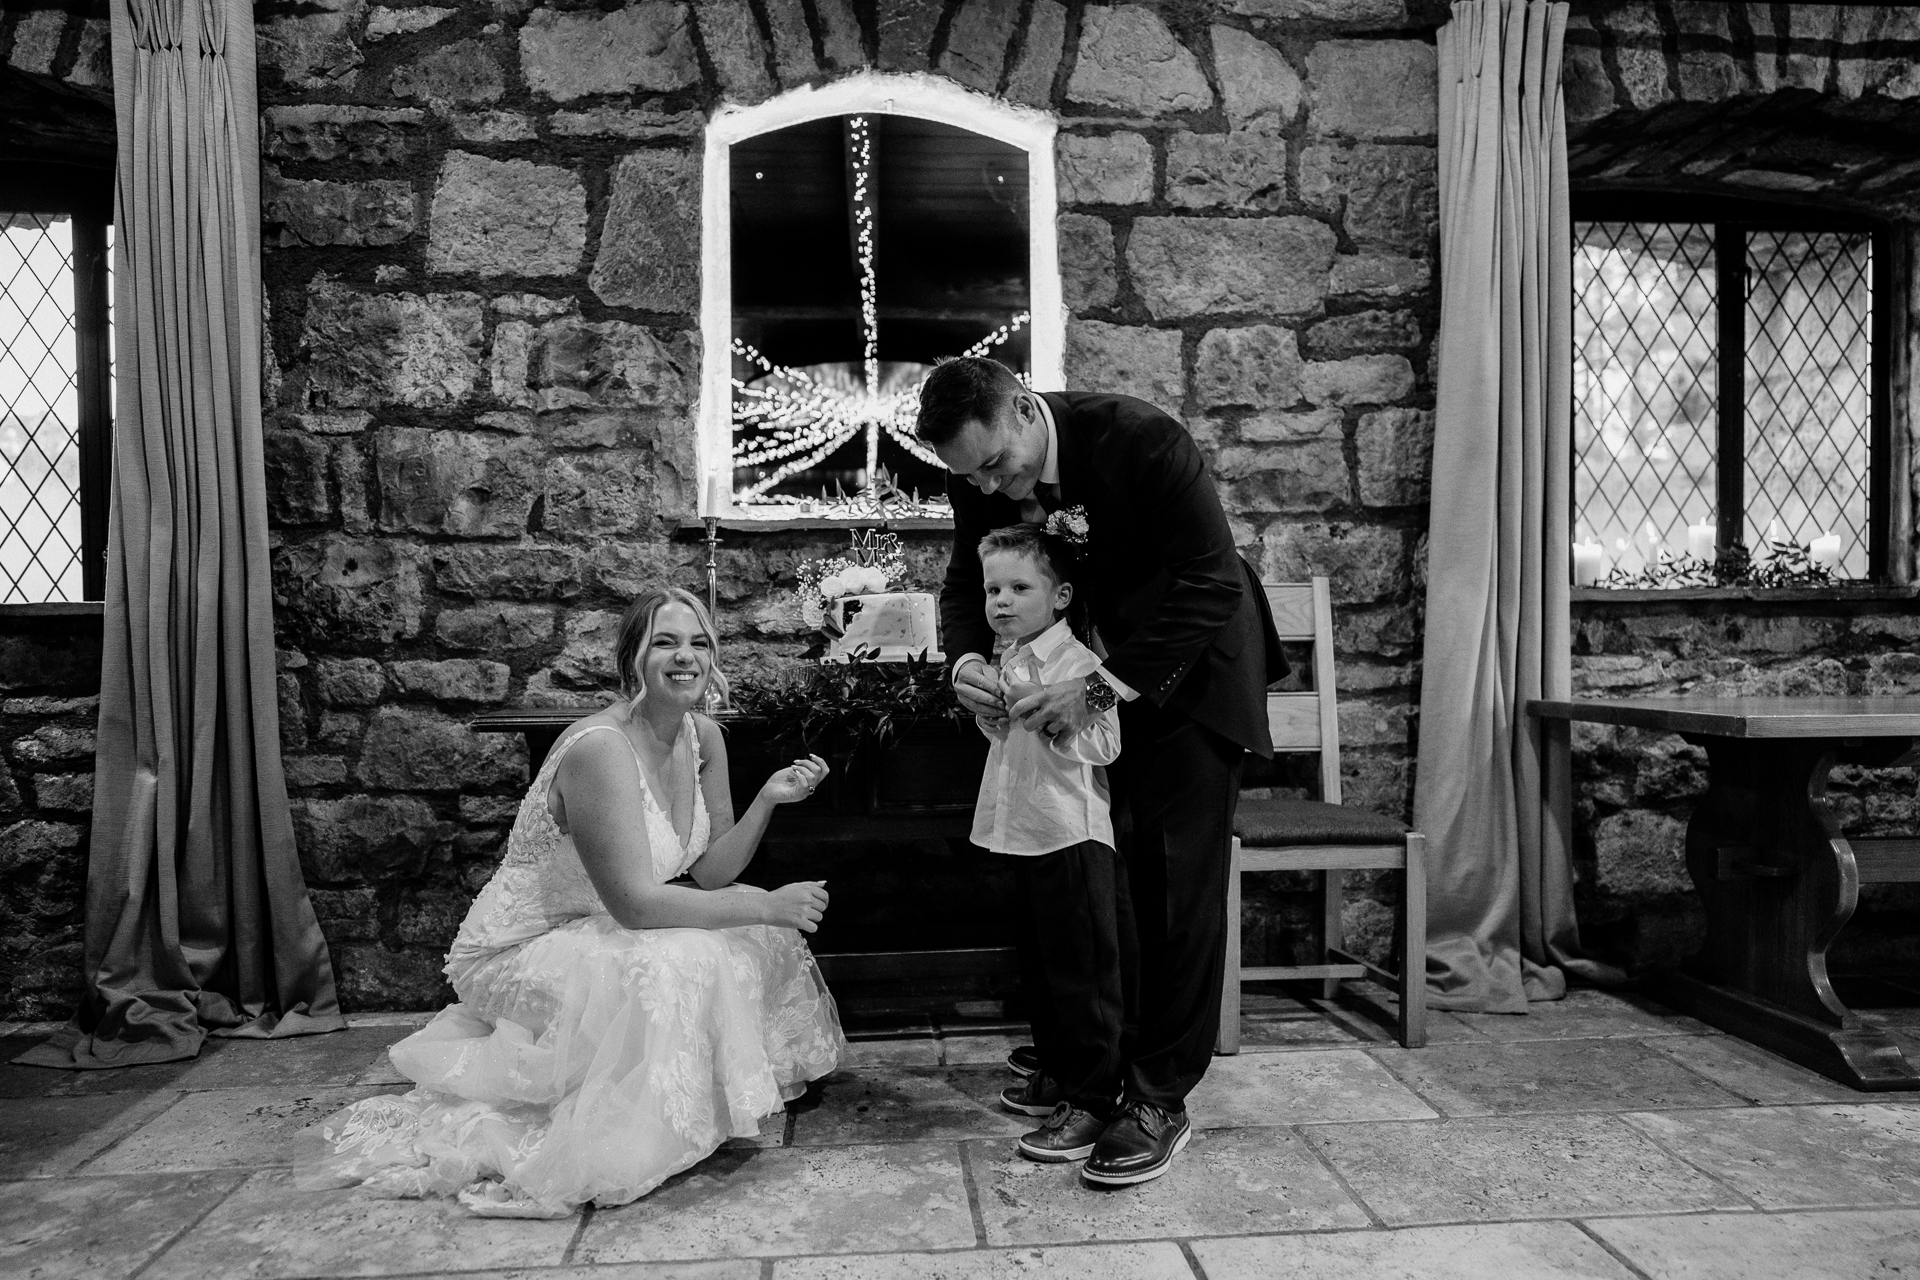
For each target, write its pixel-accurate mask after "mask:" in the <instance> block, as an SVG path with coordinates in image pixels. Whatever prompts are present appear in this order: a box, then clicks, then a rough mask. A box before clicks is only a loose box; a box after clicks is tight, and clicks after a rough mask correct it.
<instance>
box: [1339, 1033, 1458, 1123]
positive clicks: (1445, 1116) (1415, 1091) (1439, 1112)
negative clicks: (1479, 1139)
mask: <svg viewBox="0 0 1920 1280" xmlns="http://www.w3.org/2000/svg"><path fill="white" fill-rule="evenodd" d="M1393 1047H1395V1048H1398V1047H1399V1046H1397V1045H1396V1046H1393ZM1400 1051H1401V1052H1402V1053H1413V1052H1415V1050H1412V1049H1401V1050H1400ZM1363 1052H1365V1053H1366V1055H1367V1056H1368V1057H1369V1058H1372V1059H1373V1061H1374V1063H1375V1064H1376V1065H1377V1066H1378V1067H1379V1068H1380V1069H1381V1070H1382V1071H1384V1072H1386V1073H1387V1074H1388V1075H1390V1076H1392V1077H1393V1078H1394V1080H1395V1081H1397V1082H1398V1083H1399V1085H1400V1087H1401V1088H1403V1089H1405V1090H1406V1091H1407V1092H1408V1093H1411V1094H1412V1095H1413V1096H1414V1097H1416V1098H1418V1099H1420V1101H1422V1102H1424V1103H1426V1104H1427V1106H1429V1107H1431V1108H1432V1109H1433V1113H1434V1115H1435V1116H1436V1117H1438V1118H1439V1119H1441V1120H1452V1119H1456V1118H1460V1119H1464V1118H1465V1117H1455V1116H1454V1114H1453V1113H1452V1112H1450V1111H1448V1110H1447V1109H1446V1108H1445V1107H1443V1106H1441V1105H1440V1104H1439V1103H1438V1102H1435V1101H1434V1100H1433V1099H1432V1098H1429V1097H1428V1096H1427V1095H1426V1094H1424V1093H1422V1092H1421V1091H1420V1086H1419V1085H1417V1084H1415V1083H1414V1082H1413V1081H1412V1080H1410V1079H1408V1078H1407V1076H1406V1075H1404V1074H1403V1073H1401V1072H1399V1071H1395V1070H1394V1069H1393V1064H1392V1063H1391V1062H1387V1061H1384V1060H1383V1059H1382V1058H1381V1057H1380V1055H1378V1054H1376V1053H1374V1052H1372V1051H1371V1050H1363Z"/></svg>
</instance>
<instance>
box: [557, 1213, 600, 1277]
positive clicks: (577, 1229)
mask: <svg viewBox="0 0 1920 1280" xmlns="http://www.w3.org/2000/svg"><path fill="white" fill-rule="evenodd" d="M595 1208H596V1206H595V1205H594V1203H593V1202H592V1201H591V1200H589V1201H588V1202H587V1203H586V1204H583V1205H581V1206H580V1221H578V1222H576V1223H574V1224H573V1234H572V1235H570V1236H568V1237H567V1247H566V1248H564V1249H562V1250H561V1251H560V1265H561V1266H563V1267H570V1266H572V1265H573V1255H574V1252H575V1251H576V1250H578V1249H579V1248H580V1240H581V1237H583V1236H585V1235H586V1234H587V1224H588V1223H590V1222H592V1221H593V1214H594V1210H595Z"/></svg>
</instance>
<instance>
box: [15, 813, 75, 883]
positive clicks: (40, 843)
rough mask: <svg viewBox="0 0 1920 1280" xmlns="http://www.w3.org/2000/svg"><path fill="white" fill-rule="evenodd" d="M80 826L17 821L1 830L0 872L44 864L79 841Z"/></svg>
mask: <svg viewBox="0 0 1920 1280" xmlns="http://www.w3.org/2000/svg"><path fill="white" fill-rule="evenodd" d="M80 834H81V833H80V828H79V827H76V826H73V825H72V824H70V823H66V822H16V823H14V824H13V825H12V826H10V827H8V828H6V829H5V830H4V831H0V875H10V874H12V873H14V872H17V871H21V870H23V869H26V868H28V867H38V866H43V865H45V864H46V863H48V862H50V861H52V860H53V859H56V858H59V857H60V856H62V855H63V854H65V853H67V851H68V850H71V849H75V848H77V847H78V845H79V844H80Z"/></svg>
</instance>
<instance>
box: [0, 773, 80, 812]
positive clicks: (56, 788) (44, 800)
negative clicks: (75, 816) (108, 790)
mask: <svg viewBox="0 0 1920 1280" xmlns="http://www.w3.org/2000/svg"><path fill="white" fill-rule="evenodd" d="M8 785H9V786H11V785H12V783H11V782H10V781H9V783H8ZM33 799H34V803H36V804H37V805H39V806H40V807H41V808H42V809H52V810H55V811H57V812H59V813H90V812H92V810H93V775H92V774H90V773H52V774H42V775H40V776H39V777H37V778H35V779H34V780H33Z"/></svg>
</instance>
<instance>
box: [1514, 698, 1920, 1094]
mask: <svg viewBox="0 0 1920 1280" xmlns="http://www.w3.org/2000/svg"><path fill="white" fill-rule="evenodd" d="M1527 712H1528V714H1530V715H1534V716H1538V717H1540V718H1541V719H1543V720H1566V721H1573V720H1585V721H1590V722H1593V723H1597V724H1617V725H1625V726H1628V727H1631V728H1635V729H1653V730H1657V731H1662V732H1667V733H1678V734H1679V735H1680V736H1681V737H1683V738H1685V739H1686V740H1687V741H1688V742H1692V743H1695V744H1697V745H1699V746H1702V747H1705V748H1706V752H1707V760H1708V764H1709V774H1708V781H1707V793H1706V795H1705V796H1703V797H1702V798H1701V800H1700V802H1699V803H1698V804H1697V806H1696V807H1695V809H1694V813H1693V819H1692V821H1690V822H1689V823H1688V824H1687V872H1688V874H1689V875H1691V876H1692V877H1693V882H1694V884H1695V885H1696V886H1698V888H1699V890H1700V899H1701V902H1702V904H1703V906H1704V907H1705V909H1706V917H1707V936H1706V941H1705V945H1704V946H1702V947H1701V949H1700V951H1699V952H1698V953H1697V954H1696V955H1694V956H1693V957H1692V958H1691V959H1689V960H1687V961H1686V962H1685V963H1684V964H1682V966H1681V967H1680V969H1679V971H1677V972H1676V973H1674V974H1672V975H1670V977H1669V978H1668V979H1667V980H1666V981H1665V983H1664V984H1663V989H1662V990H1661V992H1660V993H1659V994H1660V998H1661V999H1662V1000H1663V1001H1665V1002H1666V1003H1668V1004H1671V1005H1673V1006H1674V1007H1676V1008H1678V1009H1680V1010H1681V1011H1682V1012H1685V1013H1690V1014H1692V1015H1693V1016H1695V1017H1697V1018H1700V1019H1701V1020H1702V1021H1705V1022H1710V1023H1712V1024H1713V1025H1714V1026H1717V1027H1719V1028H1721V1029H1722V1030H1725V1031H1730V1032H1732V1033H1733V1034H1734V1035H1737V1036H1740V1037H1742V1038H1744V1039H1747V1040H1751V1041H1753V1042H1754V1043H1755V1044H1758V1045H1762V1046H1764V1047H1766V1048H1768V1049H1771V1050H1773V1051H1774V1052H1776V1053H1779V1054H1782V1055H1784V1056H1786V1057H1789V1058H1792V1059H1793V1060H1794V1061H1796V1062H1800V1063H1803V1064H1805V1065H1806V1066H1809V1067H1811V1068H1813V1069H1814V1070H1815V1071H1818V1072H1821V1073H1822V1074H1824V1075H1827V1076H1831V1077H1832V1078H1833V1079H1835V1080H1839V1081H1841V1082H1843V1083H1845V1084H1849V1085H1852V1086H1853V1087H1854V1088H1856V1089H1872V1090H1881V1089H1916V1088H1920V1071H1917V1070H1916V1064H1915V1063H1913V1062H1910V1061H1909V1060H1908V1059H1907V1058H1906V1056H1905V1055H1904V1054H1902V1053H1901V1051H1900V1047H1899V1045H1898V1044H1897V1043H1896V1042H1895V1041H1894V1040H1893V1038H1892V1037H1891V1036H1889V1035H1888V1034H1887V1033H1886V1032H1884V1031H1882V1030H1879V1029H1878V1028H1876V1027H1873V1026H1871V1025H1868V1024H1866V1023H1864V1022H1862V1021H1861V1019H1860V1016H1859V1015H1858V1014H1856V1013H1854V1012H1853V1011H1852V1010H1850V1009H1848V1008H1847V1007H1846V1005H1844V1004H1843V1003H1841V1001H1840V998H1839V997H1838V996H1836V995H1835V994H1834V991H1833V986H1832V984H1831V983H1830V982H1829V981H1828V980H1827V948H1828V947H1829V946H1831V945H1832V943H1833V940H1834V937H1835V936H1836V935H1837V934H1838V933H1839V932H1840V930H1841V928H1842V927H1843V926H1844V925H1845V924H1846V923H1847V920H1848V919H1849V918H1850V917H1851V916H1852V915H1853V911H1854V907H1855V905H1856V904H1857V903H1858V901H1859V896H1860V886H1861V885H1862V884H1885V883H1890V882H1913V881H1920V839H1913V838H1907V839H1897V840H1888V839H1880V840H1848V839H1846V838H1844V837H1842V836H1841V834H1840V827H1839V824H1838V823H1837V822H1836V821H1835V820H1834V816H1833V811H1832V808H1831V807H1830V806H1829V805H1828V803H1827V794H1826V793H1827V778H1828V775H1829V774H1830V773H1831V772H1832V770H1833V767H1834V766H1835V765H1836V764H1859V765H1868V766H1874V767H1880V766H1885V765H1890V764H1894V763H1896V762H1898V761H1901V760H1902V759H1903V757H1908V756H1911V755H1912V754H1913V753H1914V744H1915V742H1916V741H1917V740H1920V698H1706V697H1673V698H1595V699H1579V700H1575V701H1572V702H1547V701H1537V702H1531V703H1529V704H1528V705H1527Z"/></svg>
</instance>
